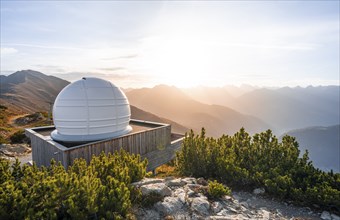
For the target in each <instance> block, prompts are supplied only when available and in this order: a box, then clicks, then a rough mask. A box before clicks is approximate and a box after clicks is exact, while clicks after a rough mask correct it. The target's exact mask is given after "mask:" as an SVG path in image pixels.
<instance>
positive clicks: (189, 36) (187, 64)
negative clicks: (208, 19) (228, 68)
mask: <svg viewBox="0 0 340 220" xmlns="http://www.w3.org/2000/svg"><path fill="white" fill-rule="evenodd" d="M194 23H195V22H194V20H190V21H183V20H181V21H180V22H178V23H177V24H176V25H175V24H171V25H169V26H168V27H167V28H165V27H163V28H162V29H161V30H160V31H158V33H156V34H154V35H152V36H151V37H147V38H145V39H143V41H142V45H143V46H142V49H141V57H142V62H143V65H144V66H145V67H146V69H147V71H148V72H149V73H151V74H152V75H154V76H155V77H156V78H157V79H158V80H159V81H160V82H161V83H166V84H171V85H175V86H179V87H191V86H197V85H207V84H216V83H218V82H219V79H218V77H216V76H217V74H216V73H217V72H218V71H220V70H221V65H220V62H221V48H220V47H219V46H218V45H217V44H216V43H215V42H216V36H218V34H216V31H211V30H207V29H206V28H205V29H202V28H199V27H198V25H193V24H194ZM213 76H214V77H213Z"/></svg>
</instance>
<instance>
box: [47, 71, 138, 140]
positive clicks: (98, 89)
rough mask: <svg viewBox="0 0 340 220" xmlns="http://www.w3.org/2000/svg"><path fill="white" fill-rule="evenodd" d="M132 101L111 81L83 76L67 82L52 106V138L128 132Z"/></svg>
mask: <svg viewBox="0 0 340 220" xmlns="http://www.w3.org/2000/svg"><path fill="white" fill-rule="evenodd" d="M130 116H131V113H130V105H129V102H128V100H127V98H126V96H125V94H124V93H123V92H122V91H121V90H120V89H119V88H118V87H117V86H115V85H114V84H112V83H111V82H109V81H106V80H102V79H98V78H92V77H91V78H90V77H87V78H83V79H81V80H78V81H75V82H73V83H71V84H70V85H68V86H66V87H65V88H64V89H63V90H62V91H61V92H60V93H59V95H58V96H57V98H56V100H55V102H54V106H53V122H54V125H55V127H56V130H54V131H53V132H52V133H51V137H52V139H54V140H56V141H65V142H82V141H95V140H102V139H107V138H112V137H117V136H120V135H124V134H127V133H129V132H130V131H131V130H132V128H131V127H130V126H129V121H130Z"/></svg>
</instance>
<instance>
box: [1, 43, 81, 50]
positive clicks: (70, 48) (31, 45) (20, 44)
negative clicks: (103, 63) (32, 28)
mask: <svg viewBox="0 0 340 220" xmlns="http://www.w3.org/2000/svg"><path fill="white" fill-rule="evenodd" d="M4 45H8V46H19V47H33V48H42V49H57V50H85V49H84V48H79V47H59V46H48V45H39V44H22V43H4Z"/></svg>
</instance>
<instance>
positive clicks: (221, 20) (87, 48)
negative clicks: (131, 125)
mask: <svg viewBox="0 0 340 220" xmlns="http://www.w3.org/2000/svg"><path fill="white" fill-rule="evenodd" d="M339 35H340V33H339V1H297V2H294V1H280V2H274V1H241V2H238V1H216V2H211V1H197V2H194V1H189V2H182V1H175V2H161V1H157V2H153V1H146V2H141V1H135V2H134V1H127V2H124V1H101V2H94V1H93V2H91V1H74V2H69V1H62V2H57V1H41V2H39V1H25V2H20V1H1V73H2V74H6V75H7V74H9V73H12V72H15V71H17V70H22V69H33V70H38V71H41V72H43V73H46V74H49V75H56V76H58V77H62V78H65V79H68V80H71V81H72V80H75V79H79V78H80V77H82V76H96V75H97V76H99V77H103V78H107V79H111V80H112V81H113V82H114V83H115V84H117V85H118V86H122V87H139V86H153V85H155V84H160V83H163V84H172V85H176V86H184V87H186V86H193V85H209V86H221V85H225V84H237V85H240V84H252V85H259V86H286V85H288V86H296V85H301V86H306V85H309V84H312V85H328V84H333V85H334V84H335V85H339V59H340V58H339Z"/></svg>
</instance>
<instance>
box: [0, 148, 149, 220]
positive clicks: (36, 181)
mask: <svg viewBox="0 0 340 220" xmlns="http://www.w3.org/2000/svg"><path fill="white" fill-rule="evenodd" d="M146 164H147V162H146V160H144V161H141V160H140V157H139V156H136V155H130V154H128V153H126V152H125V151H119V152H116V153H114V154H113V155H111V154H109V155H105V154H104V153H102V154H100V155H99V156H98V157H96V156H94V157H93V159H92V160H91V162H90V164H89V165H87V163H86V161H85V160H84V159H76V160H75V161H74V163H73V165H72V166H70V167H69V169H68V170H65V169H64V167H63V166H62V165H61V164H60V163H58V164H56V163H55V161H52V162H51V166H50V167H47V168H46V167H41V168H38V167H37V166H36V165H35V164H34V165H33V166H32V167H31V166H27V165H24V166H20V162H19V161H18V160H17V161H16V162H15V163H14V164H13V165H12V166H10V164H9V162H8V161H7V160H4V159H0V219H88V218H92V219H127V218H130V217H131V206H132V202H131V201H133V200H131V198H134V197H136V194H138V191H136V190H135V189H134V188H133V187H132V186H131V184H130V183H131V180H136V181H138V180H140V179H141V178H143V177H144V175H145V169H146Z"/></svg>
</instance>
